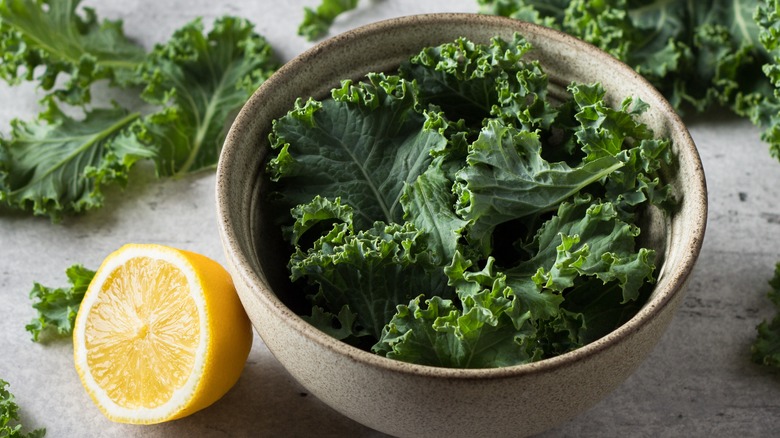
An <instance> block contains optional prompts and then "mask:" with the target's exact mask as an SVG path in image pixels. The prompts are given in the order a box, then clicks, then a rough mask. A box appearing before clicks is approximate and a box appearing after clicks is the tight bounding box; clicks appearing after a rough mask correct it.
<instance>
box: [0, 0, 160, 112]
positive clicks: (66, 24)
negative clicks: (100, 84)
mask: <svg viewBox="0 0 780 438" xmlns="http://www.w3.org/2000/svg"><path fill="white" fill-rule="evenodd" d="M79 3H81V1H80V0H71V1H57V0H3V1H2V2H0V53H2V64H0V77H1V78H3V79H4V80H6V81H8V82H9V83H11V84H14V83H18V82H20V81H21V80H22V79H25V80H33V79H35V80H37V81H38V83H39V84H40V86H41V88H42V89H44V90H51V89H52V88H54V87H55V86H57V84H58V83H59V81H58V79H59V77H60V75H64V76H65V78H66V80H65V81H64V83H63V87H62V88H60V89H56V90H54V91H53V93H54V95H56V96H57V97H58V98H60V99H61V100H63V101H66V102H68V103H70V104H84V103H87V102H89V101H90V97H91V96H90V86H91V85H92V83H94V82H95V81H97V80H100V79H107V80H110V81H112V82H114V83H116V84H119V85H127V84H130V83H132V82H133V78H134V73H133V72H134V70H135V68H136V67H137V66H138V65H139V64H140V63H141V62H142V61H143V59H144V56H145V53H144V50H143V48H142V47H140V46H138V45H137V44H135V43H133V42H131V41H130V40H128V39H127V37H125V35H124V31H123V29H122V22H121V21H110V20H105V21H103V22H102V23H98V19H97V15H96V14H95V11H94V10H93V9H91V8H83V16H82V15H79V13H78V12H77V11H76V9H77V8H78V6H79ZM36 70H37V71H39V72H41V73H40V74H39V76H38V77H37V78H35V75H36Z"/></svg>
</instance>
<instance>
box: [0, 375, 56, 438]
mask: <svg viewBox="0 0 780 438" xmlns="http://www.w3.org/2000/svg"><path fill="white" fill-rule="evenodd" d="M44 435H46V429H35V430H34V431H32V432H30V433H24V432H22V425H21V424H19V406H18V405H17V404H16V399H15V398H14V395H13V394H11V392H10V391H9V390H8V382H6V381H5V380H3V379H0V437H4V438H43V436H44Z"/></svg>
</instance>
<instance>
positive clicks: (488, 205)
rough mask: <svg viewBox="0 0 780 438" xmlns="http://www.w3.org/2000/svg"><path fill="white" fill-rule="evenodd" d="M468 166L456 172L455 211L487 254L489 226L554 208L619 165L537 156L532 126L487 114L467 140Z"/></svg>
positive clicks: (608, 160)
mask: <svg viewBox="0 0 780 438" xmlns="http://www.w3.org/2000/svg"><path fill="white" fill-rule="evenodd" d="M467 161H468V166H466V167H464V168H463V169H461V171H460V172H458V175H457V181H456V188H455V190H456V193H457V194H458V209H457V213H458V214H460V215H461V216H462V217H463V218H464V219H466V220H468V221H469V222H470V225H469V229H468V239H469V241H470V242H472V243H477V242H479V243H477V246H478V247H480V248H482V249H483V251H484V252H485V253H486V254H487V253H489V252H490V248H491V242H490V239H491V233H492V232H493V230H494V229H495V227H496V226H497V225H499V224H502V223H504V222H508V221H510V220H513V219H518V218H523V217H527V216H531V215H535V214H538V213H542V212H546V211H550V210H554V209H556V208H557V207H558V205H559V204H560V203H561V202H562V201H564V200H565V199H567V198H569V197H570V196H572V195H574V194H575V193H577V192H579V191H580V190H581V189H583V188H584V187H586V186H588V185H589V184H591V183H593V182H596V181H598V180H599V179H601V178H603V177H605V176H607V175H609V174H610V173H611V172H613V171H615V170H617V169H619V168H620V167H622V166H623V163H622V162H621V161H620V160H618V159H617V158H615V157H612V156H603V157H599V158H597V159H593V160H591V161H588V162H584V163H582V164H581V165H580V166H578V167H575V168H572V167H570V166H569V165H568V164H566V163H563V162H559V163H549V162H547V161H546V160H544V159H543V158H542V156H541V142H540V140H539V135H538V133H536V132H529V131H521V130H518V129H517V128H515V127H513V126H507V125H505V124H504V123H502V122H500V121H498V120H495V119H493V120H490V121H489V122H488V124H487V126H486V127H485V128H484V129H483V130H482V132H481V133H480V136H479V138H478V139H477V140H476V141H475V142H474V143H473V144H472V146H471V149H470V151H469V156H468V159H467Z"/></svg>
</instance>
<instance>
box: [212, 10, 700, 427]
mask: <svg viewBox="0 0 780 438" xmlns="http://www.w3.org/2000/svg"><path fill="white" fill-rule="evenodd" d="M515 32H519V33H520V34H522V35H523V36H525V38H526V39H527V40H528V41H529V42H530V43H531V44H532V45H533V47H534V49H533V51H532V52H530V56H531V57H535V58H537V59H539V60H540V62H541V64H542V66H543V67H544V68H545V70H546V72H547V73H548V76H549V78H550V82H551V84H552V86H553V87H556V90H557V91H556V92H563V90H565V85H566V84H568V83H569V82H571V81H573V80H576V81H578V82H587V83H590V82H595V81H598V82H601V83H602V84H603V85H604V87H605V89H606V90H608V93H609V96H612V97H613V98H614V99H615V102H616V104H617V103H619V101H620V100H622V99H623V98H624V97H626V96H638V97H640V98H641V99H642V100H644V101H645V102H647V103H649V105H650V110H649V111H648V112H647V113H645V114H644V115H643V121H644V122H646V123H647V124H648V125H649V126H650V127H651V128H652V129H653V130H654V131H655V133H656V135H660V136H666V137H670V138H671V139H672V141H673V143H674V153H675V157H676V161H675V166H674V170H673V171H669V172H667V173H666V174H665V175H664V178H665V180H666V181H667V182H668V183H670V184H671V185H672V186H673V188H674V191H675V192H676V194H677V196H678V197H679V199H680V201H681V203H680V205H679V208H678V209H676V210H675V211H674V212H673V213H671V214H659V213H657V212H656V213H655V214H648V215H646V216H647V217H645V218H644V221H645V225H644V228H643V233H648V231H649V236H650V238H649V239H650V240H651V245H652V246H655V247H656V249H657V250H658V252H659V254H661V259H662V261H663V264H662V267H661V269H660V270H659V271H658V272H657V284H656V286H655V289H654V292H653V294H652V296H651V298H650V299H649V301H648V302H647V304H646V305H645V306H644V307H643V308H642V309H641V310H640V311H639V313H638V314H637V315H636V316H634V317H633V318H632V319H631V320H630V321H628V322H627V323H625V324H624V325H622V326H621V327H619V328H618V329H616V330H614V331H613V332H611V333H610V334H608V335H607V336H605V337H603V338H601V339H599V340H597V341H595V342H593V343H591V344H588V345H586V346H584V347H582V348H580V349H578V350H575V351H573V352H570V353H567V354H563V355H561V356H558V357H554V358H551V359H546V360H543V361H540V362H536V363H532V364H527V365H519V366H512V367H506V368H497V369H446V368H437V367H429V366H420V365H413V364H409V363H403V362H399V361H394V360H391V359H387V358H384V357H380V356H377V355H374V354H372V353H369V352H366V351H362V350H359V349H357V348H354V347H351V346H349V345H347V344H344V343H342V342H339V341H337V340H335V339H333V338H331V337H329V336H328V335H326V334H324V333H322V332H320V331H318V330H316V329H315V328H313V327H312V326H310V325H309V324H307V323H306V322H304V321H303V320H302V319H301V318H300V317H298V316H297V315H296V314H295V313H294V312H292V311H291V310H290V309H289V308H288V307H287V306H285V304H284V303H283V301H282V300H281V299H280V296H279V294H282V293H284V290H285V287H284V286H283V285H284V284H285V282H287V283H289V282H288V281H287V275H288V273H287V270H286V268H285V266H286V263H287V259H286V257H284V256H281V254H284V251H283V250H282V249H281V246H280V245H281V241H280V237H279V235H280V232H279V230H278V229H276V226H275V225H274V224H272V223H269V221H267V220H266V218H265V217H264V214H263V213H264V206H263V196H262V195H263V193H264V190H265V189H266V188H267V186H268V184H269V183H268V180H267V178H266V176H265V175H264V167H265V166H264V164H265V162H266V159H267V156H268V154H269V146H268V142H267V136H268V133H269V130H270V129H271V121H272V120H273V119H274V118H277V117H279V116H281V115H283V114H285V113H286V112H287V111H288V110H289V109H290V108H291V107H292V105H293V102H294V101H295V99H296V98H298V97H303V98H307V97H309V96H314V97H316V98H323V97H325V96H327V95H329V91H330V89H331V88H333V87H335V86H337V85H338V84H339V82H340V81H341V80H342V79H346V78H352V79H359V78H361V77H362V76H363V75H364V74H365V73H367V72H369V71H392V70H395V68H396V67H397V66H398V64H399V63H400V62H401V61H402V60H404V59H407V58H408V57H409V56H411V55H413V54H415V53H417V52H418V51H419V50H420V49H421V48H423V47H425V46H434V45H439V44H442V43H445V42H451V41H454V40H455V39H456V38H457V37H461V36H463V37H466V38H469V39H471V40H473V41H476V42H481V43H487V42H488V41H489V39H490V38H491V37H494V36H500V37H503V38H504V39H511V37H512V35H513V34H514V33H515ZM217 209H218V215H219V232H220V235H221V239H222V243H223V245H224V250H225V253H226V256H227V262H228V268H229V271H230V272H231V274H232V276H233V279H234V281H235V284H236V287H237V289H238V293H239V296H240V298H241V301H242V302H243V304H244V306H245V308H246V311H247V312H248V314H249V317H250V319H251V320H252V323H253V324H254V327H255V329H256V330H257V331H258V333H259V334H260V336H261V337H262V339H263V341H264V342H265V344H266V345H267V346H268V348H269V349H270V351H271V352H272V353H273V354H274V355H275V356H276V358H277V359H278V360H279V362H281V364H282V365H283V366H284V367H285V368H286V369H287V370H288V371H289V372H290V374H292V375H293V376H294V377H295V379H297V380H298V381H299V382H300V384H301V385H303V386H304V387H305V388H306V389H307V390H309V391H310V392H311V394H313V395H315V396H316V397H317V398H319V399H320V400H322V401H323V402H325V403H326V404H328V405H330V406H331V407H332V408H333V409H335V410H336V411H338V412H340V413H342V414H344V415H346V416H347V417H350V418H352V419H354V420H356V421H358V422H360V423H362V424H364V425H366V426H368V427H371V428H374V429H376V430H379V431H382V432H385V433H387V434H391V435H396V436H426V437H439V436H441V437H449V438H453V437H458V436H464V437H474V436H491V437H492V436H513V437H517V436H523V435H531V434H535V433H538V432H541V431H544V430H546V429H549V428H551V427H554V426H556V425H558V424H560V423H562V422H564V421H566V420H567V419H570V418H572V417H574V416H576V415H578V414H580V413H582V412H583V411H585V410H587V409H588V408H589V407H591V406H593V405H594V404H595V403H596V402H598V401H599V400H601V399H602V398H603V397H604V396H606V395H607V394H608V393H610V392H611V391H613V390H614V389H615V388H616V387H618V386H619V385H620V384H621V383H622V382H623V381H624V380H625V379H626V378H627V377H628V376H629V375H630V374H631V373H632V372H633V371H634V370H635V369H636V368H637V366H638V365H639V364H640V362H642V360H644V359H645V357H646V356H647V355H648V354H649V353H650V351H651V350H652V349H653V347H654V346H655V345H656V343H657V341H658V340H659V338H660V337H661V335H662V333H663V332H664V331H665V329H666V328H667V326H668V324H669V322H670V320H671V319H672V316H673V314H674V311H675V308H677V307H678V304H679V303H680V301H681V299H682V296H683V294H682V292H683V289H684V287H685V284H686V281H687V280H688V278H689V276H690V274H691V270H692V268H693V266H694V262H695V261H696V258H697V256H698V254H699V250H700V247H701V243H702V239H703V236H704V228H705V222H706V212H707V199H706V187H705V182H704V174H703V170H702V166H701V162H700V160H699V156H698V153H697V151H696V147H695V145H694V143H693V141H692V140H691V137H690V135H689V133H688V131H687V130H686V128H685V126H684V125H683V123H682V122H681V121H680V119H679V118H678V116H677V115H676V114H675V112H674V110H673V109H672V108H671V107H670V105H669V104H668V102H667V101H666V100H665V99H664V98H663V97H662V96H661V95H660V94H659V93H658V92H657V91H656V90H655V89H654V88H653V87H652V86H651V85H650V84H649V83H647V82H646V81H645V80H644V79H643V78H641V77H640V76H639V75H637V74H636V73H635V72H634V71H633V70H632V69H630V68H629V67H627V66H626V65H624V64H622V63H620V62H618V61H616V60H615V59H613V58H612V57H610V56H609V55H607V54H605V53H603V52H601V51H599V50H598V49H596V48H595V47H593V46H591V45H588V44H585V43H583V42H581V41H579V40H577V39H575V38H572V37H570V36H567V35H565V34H562V33H559V32H556V31H553V30H550V29H546V28H542V27H538V26H535V25H532V24H529V23H524V22H519V21H515V20H511V19H506V18H501V17H495V16H485V15H475V14H432V15H420V16H411V17H403V18H398V19H391V20H388V21H382V22H378V23H374V24H371V25H368V26H365V27H361V28H358V29H355V30H353V31H350V32H347V33H344V34H341V35H338V36H336V37H334V38H332V39H329V40H327V41H324V42H322V43H320V44H318V45H317V46H315V47H313V48H312V49H310V50H308V51H306V52H305V53H303V54H302V55H300V56H299V57H297V58H295V59H294V60H292V61H290V62H289V63H287V64H286V65H285V66H284V67H282V68H281V69H280V70H279V71H278V72H277V73H276V74H275V75H274V76H273V77H271V78H270V79H269V80H268V81H267V82H265V83H264V84H263V85H262V86H261V87H260V88H259V89H258V90H257V92H256V93H255V94H254V95H253V96H252V97H251V99H249V101H248V102H247V104H246V105H245V106H244V108H243V109H242V111H241V112H240V114H239V115H238V117H237V119H236V120H235V122H234V124H233V126H232V128H231V130H230V132H229V135H228V137H227V140H226V142H225V146H224V150H223V152H222V156H221V159H220V163H219V167H218V170H217ZM288 288H289V286H288ZM659 383H661V382H659ZM263 396H272V395H263ZM293 415H294V414H293Z"/></svg>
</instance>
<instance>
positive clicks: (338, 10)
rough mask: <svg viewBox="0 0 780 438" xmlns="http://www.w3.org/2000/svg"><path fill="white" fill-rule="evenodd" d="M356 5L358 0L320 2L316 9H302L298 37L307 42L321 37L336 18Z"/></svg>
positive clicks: (325, 0)
mask: <svg viewBox="0 0 780 438" xmlns="http://www.w3.org/2000/svg"><path fill="white" fill-rule="evenodd" d="M357 5H358V0H322V1H321V2H320V5H319V6H317V9H312V8H304V9H303V21H302V22H301V24H300V25H299V26H298V35H300V36H303V37H306V39H307V40H309V41H313V40H316V39H317V38H320V37H322V36H323V35H325V34H327V33H328V30H329V29H330V26H331V25H332V24H333V21H334V20H335V19H336V17H338V16H339V15H341V14H343V13H345V12H347V11H351V10H352V9H355V8H356V7H357Z"/></svg>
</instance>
